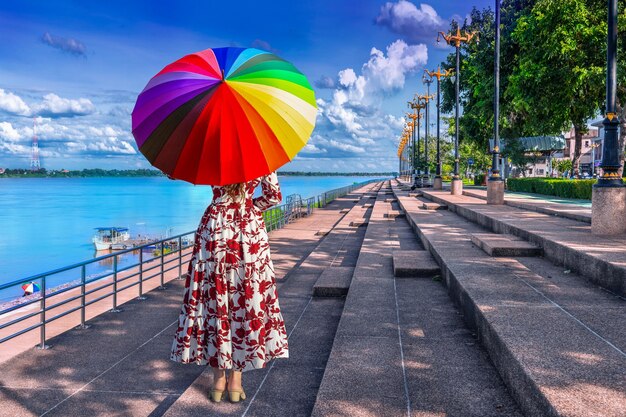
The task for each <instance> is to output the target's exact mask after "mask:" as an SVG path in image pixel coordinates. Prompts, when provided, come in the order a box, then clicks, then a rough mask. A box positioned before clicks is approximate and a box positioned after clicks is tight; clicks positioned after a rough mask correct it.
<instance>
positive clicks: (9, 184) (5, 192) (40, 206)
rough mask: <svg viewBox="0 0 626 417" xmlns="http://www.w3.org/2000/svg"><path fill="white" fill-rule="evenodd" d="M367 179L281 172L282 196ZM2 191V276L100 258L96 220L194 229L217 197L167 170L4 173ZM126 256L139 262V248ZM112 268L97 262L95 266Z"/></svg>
mask: <svg viewBox="0 0 626 417" xmlns="http://www.w3.org/2000/svg"><path fill="white" fill-rule="evenodd" d="M368 179H370V178H367V177H291V176H289V177H280V178H279V180H280V184H281V188H282V192H283V196H287V195H290V194H294V193H298V194H300V195H301V196H302V197H309V196H314V195H318V194H320V193H322V192H324V191H328V190H330V189H333V188H338V187H343V186H345V185H350V184H352V183H354V182H361V181H366V180H368ZM0 192H1V194H0V195H1V197H0V284H3V283H7V282H11V281H15V280H18V279H19V280H21V279H24V278H27V277H29V276H32V275H35V274H39V273H43V272H46V271H49V270H52V269H55V268H59V267H63V266H66V265H70V264H74V263H77V262H81V261H85V260H88V259H93V257H94V256H95V251H94V247H93V243H91V238H92V237H93V234H94V228H95V227H100V226H122V227H128V228H130V232H131V235H132V236H133V237H134V236H136V235H137V234H141V235H148V236H153V237H164V236H166V233H169V235H176V234H181V233H185V232H189V231H192V230H195V228H196V227H197V225H198V222H199V220H200V217H201V216H202V213H203V212H204V210H205V209H206V207H207V205H208V204H209V203H210V201H211V189H210V187H208V186H194V185H191V184H188V183H185V182H182V181H172V180H169V179H167V178H164V177H155V178H151V177H145V178H6V179H0ZM98 255H101V253H99V254H98ZM120 262H121V263H122V264H129V263H132V262H136V255H133V254H129V255H128V256H127V257H126V258H125V259H121V260H120ZM93 268H95V269H93ZM110 268H111V265H104V264H103V265H100V266H98V265H97V264H96V265H95V266H94V267H92V270H90V271H88V274H89V275H92V274H96V273H98V272H101V271H105V270H107V269H110ZM98 269H100V270H101V271H98ZM78 277H79V275H78V271H72V275H71V276H70V275H68V274H65V275H60V276H57V277H56V278H55V281H56V282H52V283H48V286H49V287H50V286H52V285H58V284H60V283H62V281H63V280H69V279H72V278H73V279H75V278H78ZM18 292H19V291H18ZM13 295H16V294H13ZM6 298H7V293H6V291H5V292H0V301H2V299H6Z"/></svg>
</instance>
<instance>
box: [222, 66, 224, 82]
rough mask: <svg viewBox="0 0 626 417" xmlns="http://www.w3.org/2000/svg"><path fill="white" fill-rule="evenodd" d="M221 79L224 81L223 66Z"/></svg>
mask: <svg viewBox="0 0 626 417" xmlns="http://www.w3.org/2000/svg"><path fill="white" fill-rule="evenodd" d="M222 81H224V68H222Z"/></svg>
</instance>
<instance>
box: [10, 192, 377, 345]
mask: <svg viewBox="0 0 626 417" xmlns="http://www.w3.org/2000/svg"><path fill="white" fill-rule="evenodd" d="M375 181H379V180H370V181H364V182H360V183H355V184H352V185H348V186H345V187H341V188H337V189H334V190H330V191H327V192H325V193H322V194H320V195H317V196H315V197H309V198H306V199H303V198H301V197H300V196H288V197H287V198H286V201H287V202H286V203H285V204H281V205H279V206H276V207H273V208H271V209H269V210H266V211H265V212H264V213H263V217H264V221H265V225H266V228H267V230H268V231H271V230H276V229H279V228H281V227H283V226H284V225H286V224H288V223H290V222H292V221H294V220H296V219H298V218H300V217H303V216H307V215H310V214H311V212H312V211H313V208H316V207H324V206H326V205H327V204H328V203H329V202H331V201H332V200H334V199H336V198H339V197H342V196H345V195H346V194H348V193H350V192H352V191H354V190H355V189H357V188H360V187H362V186H364V185H367V184H370V183H372V182H375ZM194 239H195V231H191V232H187V233H183V234H179V235H176V236H172V237H168V238H164V239H160V240H156V241H153V242H147V243H145V244H142V245H140V246H136V247H133V248H129V249H124V250H120V251H116V252H114V253H112V254H108V255H104V256H100V257H97V258H94V259H91V260H88V261H83V262H78V263H75V264H72V265H68V266H65V267H62V268H58V269H55V270H52V271H48V272H44V273H41V274H37V275H33V276H31V277H28V278H25V279H21V280H17V281H13V282H9V283H6V284H2V285H0V292H2V291H5V290H8V289H15V288H19V286H21V285H22V284H23V283H25V282H28V283H35V284H38V285H39V287H40V289H39V291H38V292H36V293H35V294H33V295H31V296H29V297H30V298H27V299H26V300H22V302H19V303H16V304H14V305H12V306H10V307H7V308H5V309H3V310H0V332H3V330H4V329H8V328H10V327H12V326H17V325H19V324H20V323H22V322H24V321H26V320H29V319H35V321H36V323H33V324H28V323H27V326H26V327H23V328H20V329H19V330H15V331H13V332H11V333H9V334H7V335H5V336H3V337H1V338H0V345H1V344H3V343H5V342H7V341H9V340H11V339H14V338H16V337H18V336H20V335H23V334H25V333H27V332H30V331H33V330H36V329H39V331H40V334H39V343H38V346H37V347H38V348H40V349H47V348H48V346H47V345H46V325H48V324H49V323H51V322H53V321H55V320H58V319H60V318H62V317H65V316H67V315H68V314H71V313H74V312H76V311H80V324H79V325H78V328H82V329H86V328H88V327H89V326H88V325H86V323H85V322H86V312H87V307H89V306H90V305H92V304H95V303H98V302H100V301H102V300H105V299H107V298H110V299H111V308H110V310H109V311H111V312H120V311H122V310H121V309H120V308H119V306H118V295H119V294H120V292H122V291H125V290H128V289H130V288H132V287H137V298H138V299H140V300H143V299H145V296H144V283H146V282H148V281H150V280H153V279H159V286H158V288H159V289H164V288H165V282H164V280H165V275H166V273H167V272H169V271H172V270H175V269H178V271H177V275H176V276H177V278H178V279H183V273H182V268H183V263H184V262H187V261H188V258H190V257H191V250H190V249H191V247H192V246H193V242H194ZM145 250H152V254H153V256H152V257H150V258H149V259H145V257H146V256H145ZM137 251H139V254H138V262H134V263H130V264H129V265H120V262H119V261H120V258H121V257H123V256H124V255H126V254H129V253H134V252H137ZM185 252H186V253H185ZM102 263H106V264H111V265H112V268H111V269H110V270H107V271H105V272H99V273H96V274H88V273H87V272H88V270H89V269H90V267H92V266H97V265H98V264H102ZM76 275H78V276H79V278H75V279H74V280H71V281H70V283H66V284H63V285H62V286H57V287H56V288H49V287H50V284H51V282H54V281H59V279H62V278H67V277H68V276H76ZM66 280H67V279H66ZM71 291H74V294H69V295H68V294H67V293H70V292H71ZM103 291H106V292H105V293H103V294H100V292H103ZM63 294H66V295H68V296H67V297H66V298H60V297H59V296H61V295H63ZM77 300H79V303H78V305H75V306H69V308H67V309H65V310H64V311H61V312H58V309H59V308H60V307H63V306H66V305H68V304H69V303H72V302H76V301H77ZM37 304H38V308H37V309H34V311H30V310H32V309H33V307H35V306H36V305H37ZM31 306H32V307H31ZM29 307H31V308H30V309H29ZM53 310H57V311H54V312H53ZM19 312H23V313H24V314H22V315H20V316H19V317H17V318H13V319H10V320H8V321H2V319H3V318H7V317H10V315H9V313H19ZM49 313H51V314H54V315H49ZM0 334H1V333H0Z"/></svg>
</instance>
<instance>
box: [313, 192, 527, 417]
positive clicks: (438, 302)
mask: <svg viewBox="0 0 626 417" xmlns="http://www.w3.org/2000/svg"><path fill="white" fill-rule="evenodd" d="M388 207H389V203H385V202H384V201H382V200H378V201H377V202H376V204H375V206H374V209H373V211H372V216H371V218H370V223H369V224H368V226H367V230H366V234H365V238H364V244H363V246H362V248H361V253H360V254H359V259H358V262H357V266H356V268H355V271H354V275H353V278H352V283H351V285H350V289H349V291H348V295H347V297H346V302H345V304H344V310H343V312H342V315H341V320H340V323H339V326H338V328H337V332H336V334H335V340H334V342H333V347H332V350H331V353H330V356H329V358H328V362H327V364H326V369H325V371H324V377H323V379H322V382H321V384H320V387H319V391H318V394H317V398H316V401H315V405H314V407H313V410H312V412H311V416H314V417H321V416H324V417H325V416H351V417H352V416H354V417H366V416H377V417H378V416H381V417H387V416H406V415H458V416H461V415H462V416H502V415H507V416H511V417H518V416H520V414H519V411H518V410H517V406H516V405H515V403H514V401H513V400H512V398H511V397H510V396H509V394H508V393H507V391H506V388H505V387H504V385H503V383H502V381H500V379H499V378H498V375H497V373H496V371H495V369H494V368H493V366H492V365H491V364H490V363H489V362H488V360H487V357H486V356H485V355H484V354H483V353H482V351H481V349H480V347H479V346H478V344H476V342H475V340H474V339H473V338H472V336H471V333H470V332H469V331H468V330H467V329H466V328H465V327H464V325H463V323H462V320H461V318H460V316H459V315H458V313H457V312H456V311H455V309H454V307H453V305H452V303H451V301H450V300H449V299H448V298H447V296H446V295H445V289H444V288H443V287H442V286H441V284H440V283H439V282H436V281H433V280H396V279H394V277H393V257H392V253H393V252H394V251H397V250H410V251H417V250H419V249H421V247H420V244H419V242H418V241H417V239H416V238H415V235H414V234H412V233H411V231H410V228H409V226H408V223H407V222H406V220H405V219H395V221H389V220H387V219H385V217H384V214H385V212H386V211H387V210H388ZM396 285H398V288H396ZM433 313H434V314H433ZM424 410H428V411H427V413H426V414H424V413H423V411H424Z"/></svg>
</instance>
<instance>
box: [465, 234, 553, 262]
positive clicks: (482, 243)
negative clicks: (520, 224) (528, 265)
mask: <svg viewBox="0 0 626 417" xmlns="http://www.w3.org/2000/svg"><path fill="white" fill-rule="evenodd" d="M470 238H471V239H472V243H473V244H474V245H476V246H478V247H479V248H481V249H482V250H484V251H485V253H486V254H487V255H489V256H508V257H511V258H515V257H519V256H539V255H541V248H539V247H537V246H535V245H533V244H530V243H528V242H527V241H525V240H523V239H521V238H519V237H517V236H513V235H506V234H504V235H500V234H497V233H474V234H472V235H470Z"/></svg>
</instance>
